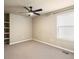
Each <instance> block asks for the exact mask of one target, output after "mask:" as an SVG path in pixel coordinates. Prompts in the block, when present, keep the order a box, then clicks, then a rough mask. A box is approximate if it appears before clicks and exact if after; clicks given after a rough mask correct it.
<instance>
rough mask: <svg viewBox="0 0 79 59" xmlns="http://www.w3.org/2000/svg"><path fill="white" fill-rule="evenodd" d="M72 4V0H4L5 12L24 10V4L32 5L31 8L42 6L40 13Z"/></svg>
mask: <svg viewBox="0 0 79 59" xmlns="http://www.w3.org/2000/svg"><path fill="white" fill-rule="evenodd" d="M72 5H73V0H4V6H5V12H13V13H16V12H24V11H26V10H25V9H24V8H23V7H24V6H33V9H39V8H42V9H43V11H42V12H41V13H47V12H50V11H55V10H58V9H61V8H65V7H68V6H72Z"/></svg>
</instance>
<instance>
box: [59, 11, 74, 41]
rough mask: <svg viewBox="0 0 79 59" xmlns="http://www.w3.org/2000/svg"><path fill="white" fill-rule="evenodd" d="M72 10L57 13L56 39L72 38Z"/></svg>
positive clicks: (71, 39)
mask: <svg viewBox="0 0 79 59" xmlns="http://www.w3.org/2000/svg"><path fill="white" fill-rule="evenodd" d="M73 13H74V12H73V11H68V12H63V13H59V14H57V39H63V40H69V41H73V40H74V14H73Z"/></svg>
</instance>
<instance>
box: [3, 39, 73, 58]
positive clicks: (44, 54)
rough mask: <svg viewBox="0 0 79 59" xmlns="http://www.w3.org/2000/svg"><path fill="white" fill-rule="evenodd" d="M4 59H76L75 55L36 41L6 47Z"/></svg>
mask: <svg viewBox="0 0 79 59" xmlns="http://www.w3.org/2000/svg"><path fill="white" fill-rule="evenodd" d="M4 59H74V54H72V53H69V54H65V53H63V52H62V50H60V49H57V48H54V47H51V46H48V45H46V44H43V43H40V42H36V41H33V40H31V41H26V42H22V43H18V44H15V45H6V44H5V47H4Z"/></svg>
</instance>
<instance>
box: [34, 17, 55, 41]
mask: <svg viewBox="0 0 79 59" xmlns="http://www.w3.org/2000/svg"><path fill="white" fill-rule="evenodd" d="M33 39H36V40H41V41H45V42H54V41H55V40H56V17H55V16H54V15H43V16H38V17H36V18H33Z"/></svg>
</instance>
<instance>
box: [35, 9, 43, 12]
mask: <svg viewBox="0 0 79 59" xmlns="http://www.w3.org/2000/svg"><path fill="white" fill-rule="evenodd" d="M39 11H42V9H37V10H34V11H33V12H39Z"/></svg>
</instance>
